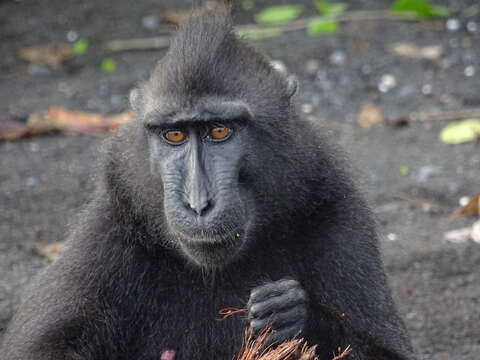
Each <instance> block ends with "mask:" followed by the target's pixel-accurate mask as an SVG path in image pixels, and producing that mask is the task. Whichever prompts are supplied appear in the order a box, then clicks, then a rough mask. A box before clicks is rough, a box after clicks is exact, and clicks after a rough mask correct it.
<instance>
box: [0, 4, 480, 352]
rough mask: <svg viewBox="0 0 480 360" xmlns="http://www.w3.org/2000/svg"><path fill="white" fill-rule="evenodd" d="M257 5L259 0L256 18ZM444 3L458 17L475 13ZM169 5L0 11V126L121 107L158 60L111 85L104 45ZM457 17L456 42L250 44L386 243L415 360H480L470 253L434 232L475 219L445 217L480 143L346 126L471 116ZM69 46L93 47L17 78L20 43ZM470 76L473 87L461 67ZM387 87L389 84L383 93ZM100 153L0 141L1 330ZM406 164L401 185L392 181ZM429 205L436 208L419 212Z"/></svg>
mask: <svg viewBox="0 0 480 360" xmlns="http://www.w3.org/2000/svg"><path fill="white" fill-rule="evenodd" d="M180 3H183V2H180ZM268 3H272V1H271V2H260V1H257V2H255V4H256V9H259V8H262V7H264V6H266V4H268ZM305 3H307V2H305ZM349 3H351V8H353V9H367V8H370V9H372V8H377V9H385V8H387V7H388V6H389V4H390V1H383V0H382V1H376V2H374V4H373V2H367V1H352V2H349ZM438 3H440V2H438ZM173 4H175V5H173ZM443 4H446V5H449V6H451V7H452V8H454V9H455V10H458V11H460V10H462V9H465V8H467V7H468V6H471V5H473V4H475V1H474V0H472V1H466V0H465V1H455V2H453V1H450V2H448V1H444V2H443ZM179 5H181V4H179V2H174V1H173V0H172V1H163V2H160V1H153V0H148V1H137V2H136V3H135V6H131V5H130V2H128V1H127V0H119V1H116V2H115V4H114V5H113V2H93V1H86V2H79V1H73V0H68V1H60V0H55V1H54V0H51V1H49V2H48V5H42V4H41V2H39V1H19V2H16V1H0V40H1V41H0V53H1V54H2V55H1V57H0V114H1V115H0V121H4V120H8V119H12V118H14V119H24V118H26V116H27V115H28V114H29V113H30V112H32V111H37V110H41V109H46V108H48V107H49V106H51V105H61V106H65V107H68V108H71V109H76V110H90V111H96V112H102V113H115V112H118V111H121V110H124V109H126V107H127V93H128V90H129V89H130V88H131V87H132V86H133V85H134V84H135V83H136V82H138V81H139V80H141V79H144V78H145V77H146V76H147V75H148V72H149V70H150V69H151V68H152V66H153V65H154V63H155V61H156V60H157V59H158V58H159V57H160V56H161V54H162V52H161V51H142V52H130V53H121V54H115V55H113V56H112V57H113V58H114V59H115V60H116V61H117V62H118V69H117V71H115V72H114V73H112V74H107V73H104V72H102V71H101V70H100V68H99V63H100V61H101V60H102V59H103V58H104V57H106V55H105V53H104V52H103V51H102V49H101V46H100V44H101V42H102V41H105V40H110V39H114V38H123V39H126V38H133V37H142V36H145V37H148V36H154V35H158V29H153V30H149V29H147V28H145V26H144V25H142V19H143V22H145V19H144V17H145V16H154V17H155V16H158V17H160V18H161V16H162V14H164V12H165V10H166V9H168V8H171V7H173V6H179ZM253 11H255V9H254V10H253ZM251 14H252V13H251V12H250V13H246V12H241V13H240V14H239V17H238V20H239V22H250V21H251V18H252V15H251ZM453 17H454V18H457V19H459V23H458V25H459V28H458V29H457V30H455V31H451V30H448V29H446V27H445V21H440V22H439V23H437V24H430V23H429V24H426V23H424V24H422V23H401V22H387V21H372V22H355V23H348V24H346V25H345V26H343V27H342V29H341V31H340V32H339V33H338V34H335V35H329V36H320V37H314V38H312V37H308V36H307V35H305V33H304V32H302V31H298V32H291V33H288V34H285V35H282V36H280V37H277V38H273V39H269V40H266V41H262V42H258V43H256V44H255V46H257V47H259V48H260V49H262V50H263V51H265V52H266V53H267V54H268V55H269V56H270V57H272V58H273V59H275V60H279V61H282V62H283V63H284V64H285V65H286V66H287V68H288V70H289V71H290V72H292V73H295V74H296V75H297V76H298V78H299V80H300V82H301V91H300V94H299V95H298V98H297V100H298V104H299V109H300V111H301V112H303V114H304V115H305V116H310V117H312V119H313V120H314V121H321V122H323V123H324V124H325V125H326V127H325V131H327V132H328V133H329V134H331V136H332V137H333V138H334V139H338V141H339V142H340V143H341V144H342V146H344V147H345V148H346V150H347V151H348V152H349V153H350V154H351V158H352V161H353V163H354V164H355V166H356V167H357V168H358V169H359V171H358V173H359V174H360V175H359V176H358V177H359V182H361V183H362V184H363V186H364V189H365V191H366V193H367V196H368V198H369V200H370V202H371V204H372V207H373V208H374V209H375V211H376V213H377V214H378V218H379V225H380V231H381V232H382V234H384V236H383V238H384V240H382V249H383V253H384V260H385V265H386V269H387V272H388V274H389V277H390V283H391V286H392V289H393V292H394V296H395V299H396V301H397V303H398V306H399V309H400V311H401V313H402V315H403V318H404V319H405V322H406V324H407V327H408V329H409V331H410V333H411V335H412V340H413V343H414V345H415V348H416V350H417V352H418V354H419V357H420V358H421V359H445V360H446V359H456V360H474V359H478V358H479V355H478V354H480V335H479V334H480V311H479V309H480V304H479V301H480V300H479V298H480V279H479V277H480V274H479V270H480V245H479V244H475V243H473V242H465V243H461V244H453V243H449V242H447V241H446V240H444V233H445V231H447V230H451V229H455V228H459V227H462V226H464V225H466V224H471V223H472V221H473V220H471V219H467V220H463V221H448V219H447V218H448V215H449V214H450V213H451V212H452V211H453V210H454V209H455V208H456V206H457V204H458V200H459V199H460V198H461V197H462V196H465V195H471V194H474V193H476V192H478V191H480V190H479V185H480V184H479V163H480V152H479V146H478V144H477V143H469V144H465V145H458V146H448V145H445V144H442V143H441V142H440V141H439V139H438V133H439V131H440V129H441V128H442V127H443V126H444V125H445V123H442V122H429V123H416V124H412V125H410V126H407V127H403V128H394V127H387V126H380V127H376V128H372V129H369V130H365V129H362V128H360V127H359V126H358V125H356V121H355V119H356V114H357V112H358V109H359V107H360V106H361V105H362V104H366V103H374V104H377V105H379V106H381V107H382V108H383V109H384V111H385V112H386V114H387V116H388V117H389V118H395V117H397V116H399V115H402V114H409V113H412V112H417V111H432V110H450V109H458V108H461V107H479V106H480V80H479V79H480V77H479V76H480V15H478V14H477V15H476V16H475V17H472V18H469V19H466V18H464V17H461V16H458V17H457V16H453ZM472 24H473V25H472ZM450 25H452V23H450ZM453 25H455V23H453ZM474 25H477V27H478V30H476V31H475V26H474ZM454 27H455V26H454ZM72 31H73V33H72ZM76 34H77V35H78V37H80V38H88V39H89V41H90V42H91V44H92V47H91V50H90V51H89V52H88V54H87V55H85V56H82V57H80V58H78V59H76V60H75V61H73V62H72V63H70V64H68V65H67V66H66V67H64V68H63V69H61V70H58V71H53V70H50V69H49V68H47V67H43V66H38V65H30V66H28V65H27V64H26V63H23V62H21V61H19V60H18V59H17V58H16V57H15V53H16V51H17V50H18V49H20V48H22V47H24V46H28V45H34V44H38V43H45V42H51V41H67V37H70V38H72V37H73V35H76ZM398 41H411V42H415V43H417V44H418V45H440V46H441V47H442V50H443V51H442V55H441V56H440V57H439V58H438V59H436V60H411V59H405V58H401V57H398V56H394V55H392V54H391V53H389V51H388V46H389V44H391V43H394V42H398ZM469 66H471V67H473V68H474V70H476V74H472V73H471V69H472V68H469V70H466V69H467V68H468V67H469ZM466 74H468V75H472V76H467V75H466ZM385 75H386V76H387V77H386V79H387V80H388V79H390V82H388V81H387V84H385V82H383V87H382V77H383V79H385ZM389 76H393V77H394V80H395V81H394V82H393V83H394V84H393V85H394V86H392V87H391V88H390V89H388V91H381V90H385V85H389V84H390V85H392V81H391V79H392V78H391V77H389ZM387 88H388V86H387ZM100 141H101V138H98V137H90V136H77V137H69V136H61V135H52V136H45V137H39V138H32V139H27V140H22V141H17V142H11V143H0V274H1V275H0V333H1V331H2V329H3V328H4V327H5V326H6V324H7V322H8V320H9V318H10V317H11V315H12V312H13V309H14V308H15V305H16V304H17V303H18V298H19V295H20V291H21V289H22V288H23V286H24V285H25V283H26V282H28V280H29V279H30V278H31V276H32V275H34V274H35V273H37V272H38V271H39V269H41V268H42V267H43V266H45V265H46V260H45V259H44V258H42V257H41V256H39V255H37V254H36V252H35V247H36V246H37V245H39V244H46V243H50V242H52V241H58V240H62V239H64V237H65V233H66V232H67V229H68V220H69V219H70V218H71V216H72V215H74V214H75V213H76V212H77V211H78V209H79V208H80V207H81V206H82V204H84V203H85V201H86V200H87V199H88V197H89V195H90V194H91V191H92V188H93V186H92V180H91V174H92V170H93V168H94V166H95V162H96V158H97V146H98V144H99V142H100ZM402 167H403V168H404V169H405V168H408V174H405V172H404V174H403V175H402V171H401V169H402ZM405 199H409V200H408V201H406V200H405ZM426 202H434V203H435V205H436V207H434V208H433V210H432V209H431V208H430V209H429V207H428V206H426V205H425V204H426ZM0 336H1V335H0Z"/></svg>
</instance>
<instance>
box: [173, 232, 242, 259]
mask: <svg viewBox="0 0 480 360" xmlns="http://www.w3.org/2000/svg"><path fill="white" fill-rule="evenodd" d="M242 234H243V232H242V231H241V230H237V231H232V232H229V233H228V234H226V233H222V234H217V233H212V232H202V231H200V232H199V233H195V234H191V233H190V234H188V235H187V236H185V234H182V235H180V236H178V237H177V240H178V244H179V247H180V249H181V250H182V251H183V253H184V254H185V255H186V256H187V258H188V259H190V260H192V261H193V262H194V263H195V264H197V265H200V266H203V267H219V266H223V265H225V264H226V263H228V262H229V261H230V260H232V259H233V258H235V256H236V255H237V253H238V252H239V251H240V249H241V248H242V246H243V243H244V238H243V235H242Z"/></svg>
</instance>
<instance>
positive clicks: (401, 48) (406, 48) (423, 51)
mask: <svg viewBox="0 0 480 360" xmlns="http://www.w3.org/2000/svg"><path fill="white" fill-rule="evenodd" d="M388 51H390V52H391V53H392V54H394V55H397V56H402V57H406V58H410V59H426V60H436V59H438V58H439V57H440V55H442V51H443V49H442V47H441V46H440V45H430V46H418V45H416V44H414V43H411V42H397V43H393V44H390V45H389V47H388Z"/></svg>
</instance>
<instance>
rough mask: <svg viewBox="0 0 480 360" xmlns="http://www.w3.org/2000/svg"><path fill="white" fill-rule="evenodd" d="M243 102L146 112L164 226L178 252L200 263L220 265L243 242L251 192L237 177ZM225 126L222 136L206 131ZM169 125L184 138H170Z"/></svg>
mask: <svg viewBox="0 0 480 360" xmlns="http://www.w3.org/2000/svg"><path fill="white" fill-rule="evenodd" d="M251 121H252V115H251V114H250V112H249V109H248V107H247V105H245V104H242V103H235V102H223V103H217V104H216V106H215V107H208V105H207V106H202V109H201V110H197V111H192V112H190V113H186V112H184V111H181V110H180V111H179V112H178V113H176V112H170V113H169V114H168V115H163V114H158V113H156V114H149V115H148V116H147V120H146V121H145V128H146V129H147V131H148V146H149V150H150V151H149V156H150V171H151V173H152V175H153V176H156V177H158V179H159V181H161V182H162V184H163V189H164V209H165V217H166V221H167V224H168V230H169V231H170V232H171V234H172V236H173V237H175V238H176V239H177V241H178V245H179V246H180V249H181V250H182V251H183V253H184V254H185V255H186V256H187V257H188V258H189V259H191V260H192V261H193V262H195V263H196V264H198V265H200V266H204V267H209V266H215V267H218V266H221V265H223V264H224V263H226V262H228V261H229V260H230V259H231V258H232V257H234V256H235V255H236V254H237V253H238V252H239V251H240V249H241V247H242V244H243V237H242V234H244V233H245V232H246V229H247V227H248V216H247V208H246V206H245V204H246V203H252V201H253V198H252V197H251V195H252V194H249V193H248V189H243V188H242V186H243V185H242V184H241V181H240V174H241V168H242V163H243V162H244V156H245V153H246V149H247V148H248V146H249V145H248V143H249V139H248V123H249V122H251ZM215 129H226V131H228V135H227V136H226V137H225V138H224V139H215V138H213V137H212V136H211V135H210V132H211V131H214V130H215ZM169 131H180V132H181V133H182V134H184V136H185V139H184V140H182V141H180V142H179V143H172V142H171V141H169V140H168V139H167V138H166V134H167V133H168V132H169Z"/></svg>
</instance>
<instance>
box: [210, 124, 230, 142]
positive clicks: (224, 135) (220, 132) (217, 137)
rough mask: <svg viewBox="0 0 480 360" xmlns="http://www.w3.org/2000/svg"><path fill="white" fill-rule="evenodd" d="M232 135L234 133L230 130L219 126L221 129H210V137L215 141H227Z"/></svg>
mask: <svg viewBox="0 0 480 360" xmlns="http://www.w3.org/2000/svg"><path fill="white" fill-rule="evenodd" d="M231 133H232V130H230V129H229V128H227V127H223V126H219V127H215V128H213V129H210V131H209V136H210V139H212V140H214V141H222V140H227V139H228V138H229V137H230V135H231Z"/></svg>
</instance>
